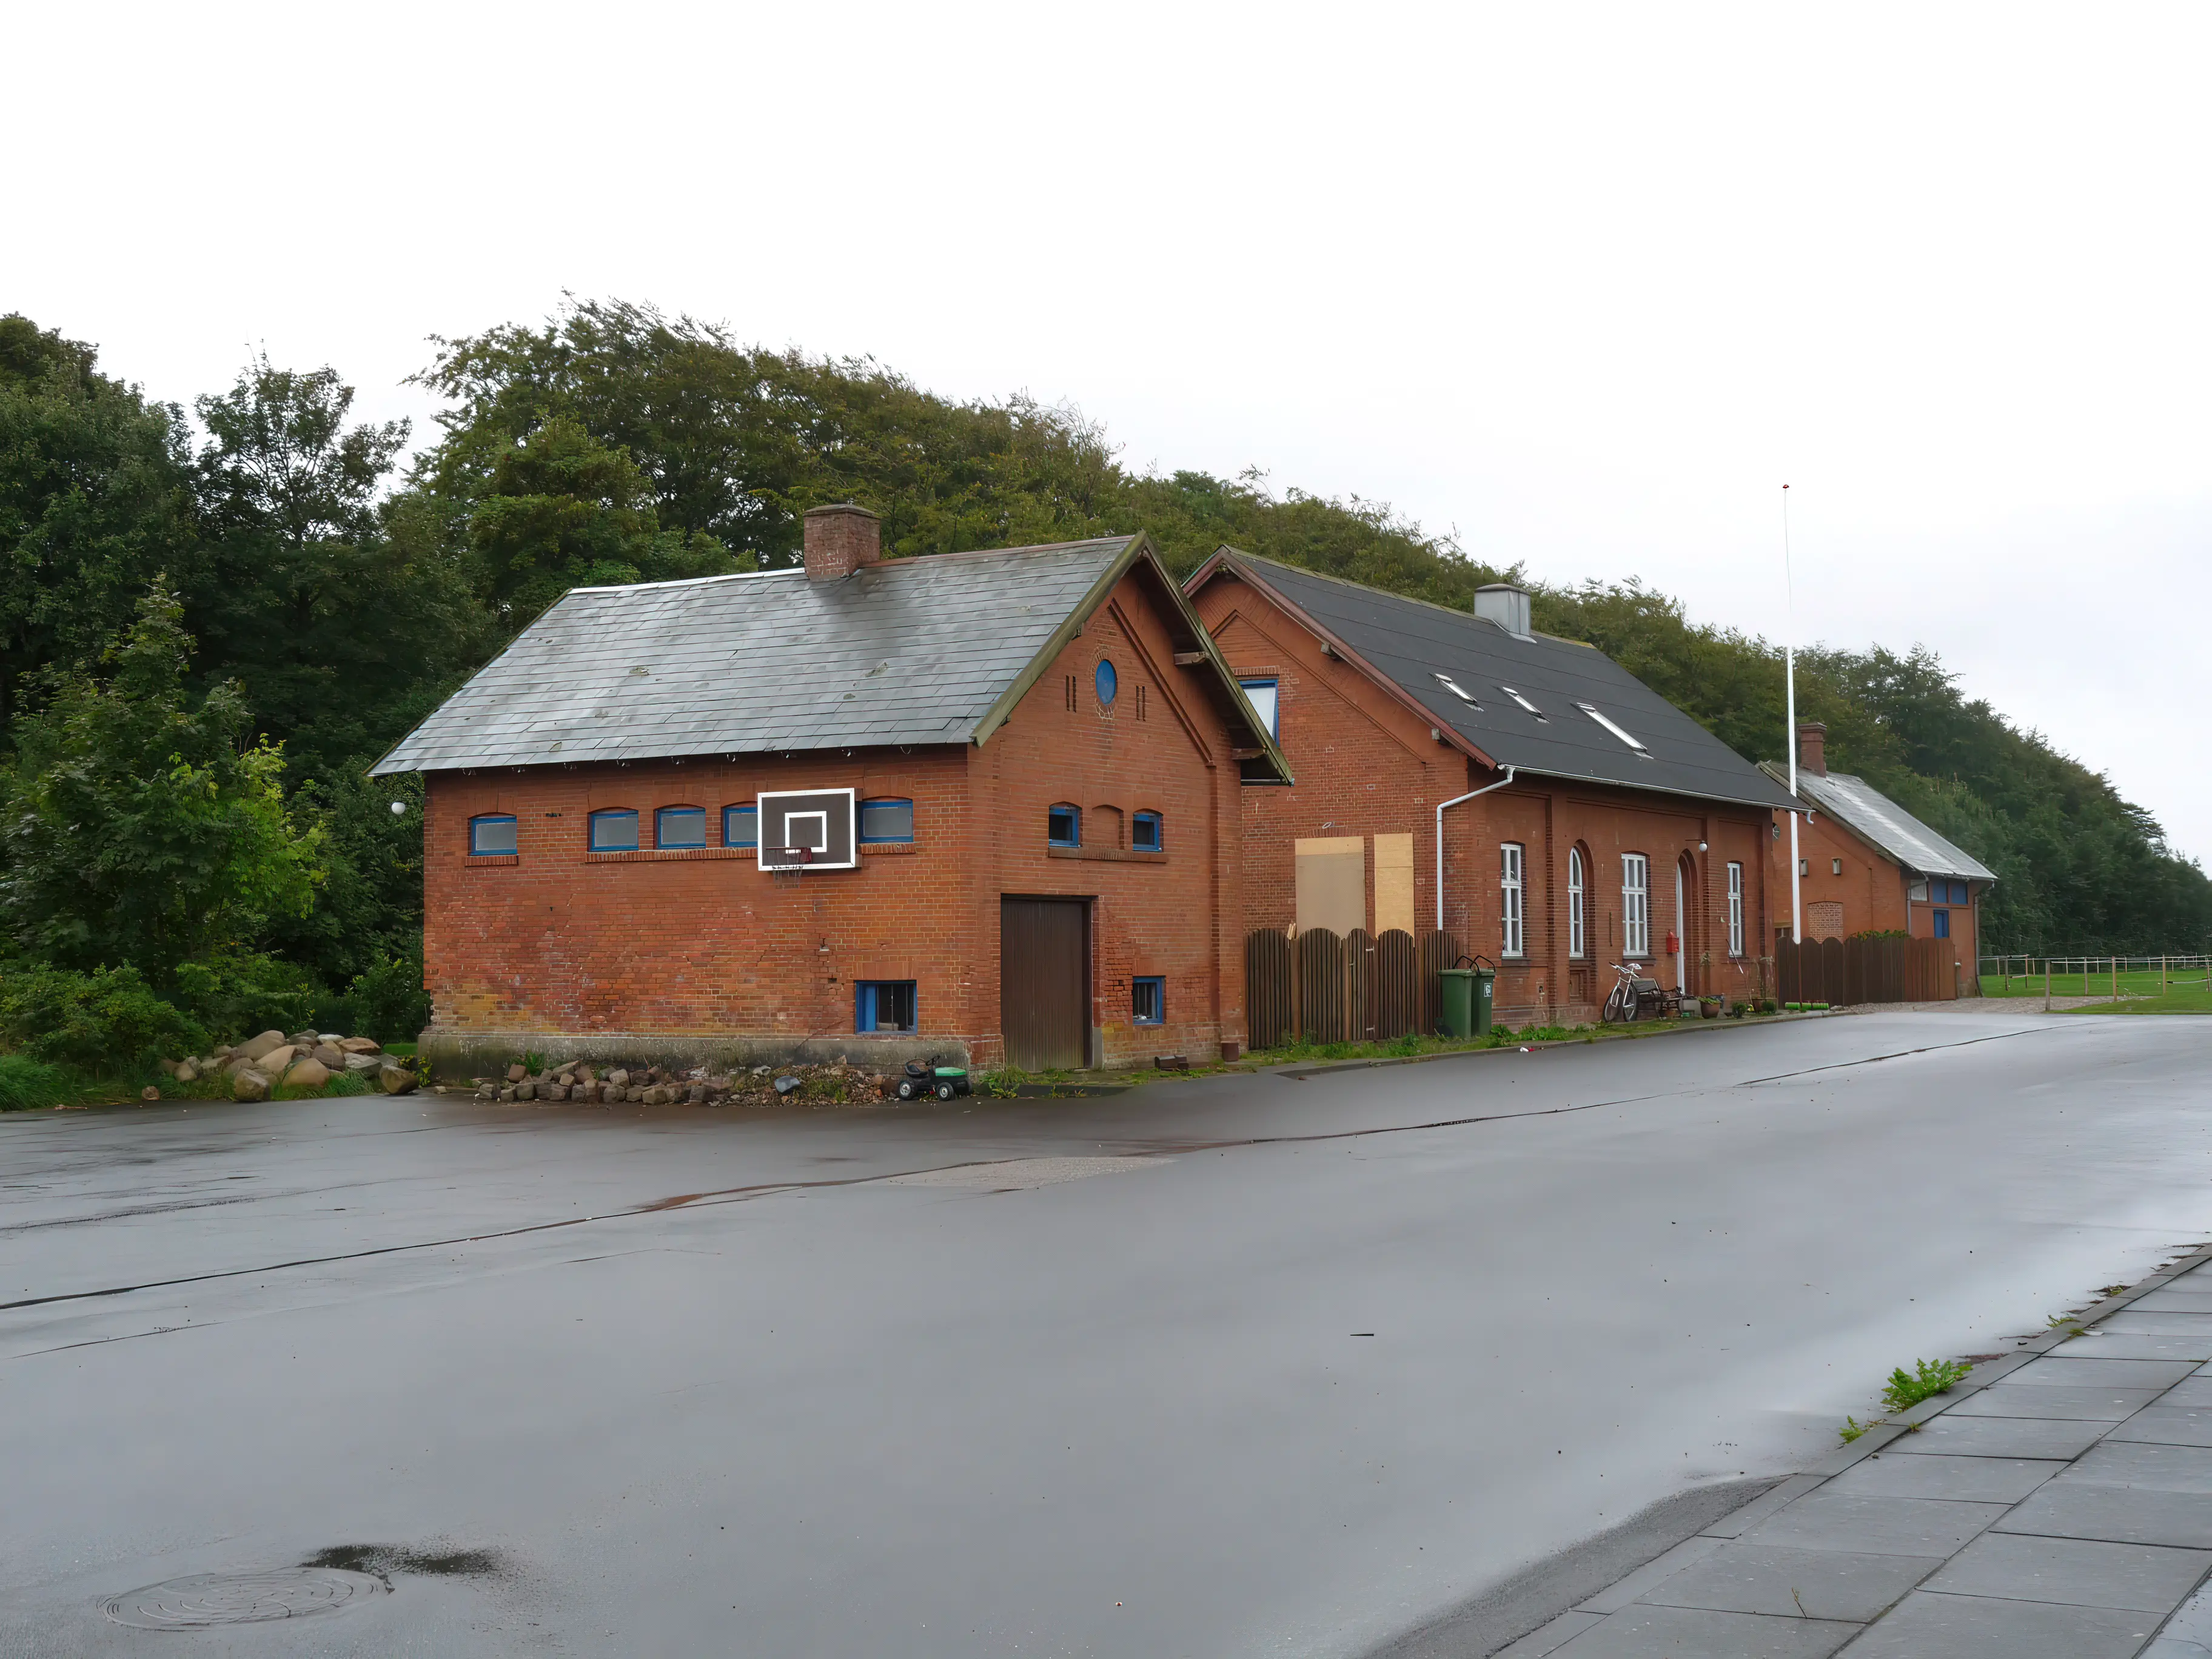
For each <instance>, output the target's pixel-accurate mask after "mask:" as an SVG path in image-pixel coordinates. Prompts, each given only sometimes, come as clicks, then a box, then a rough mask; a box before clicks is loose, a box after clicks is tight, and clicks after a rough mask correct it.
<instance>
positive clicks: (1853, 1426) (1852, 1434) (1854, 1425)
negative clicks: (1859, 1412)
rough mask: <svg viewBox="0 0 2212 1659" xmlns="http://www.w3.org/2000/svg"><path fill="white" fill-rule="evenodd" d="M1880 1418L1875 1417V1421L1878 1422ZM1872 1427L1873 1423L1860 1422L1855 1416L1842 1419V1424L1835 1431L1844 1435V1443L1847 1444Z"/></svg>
mask: <svg viewBox="0 0 2212 1659" xmlns="http://www.w3.org/2000/svg"><path fill="white" fill-rule="evenodd" d="M1880 1421H1881V1419H1880V1418H1876V1419H1875V1422H1876V1423H1878V1422H1880ZM1872 1427H1874V1423H1862V1422H1860V1421H1859V1420H1858V1419H1857V1418H1856V1417H1847V1418H1845V1419H1844V1426H1843V1427H1842V1428H1840V1429H1838V1430H1837V1431H1836V1432H1837V1433H1838V1434H1840V1435H1841V1436H1843V1437H1844V1444H1845V1445H1846V1446H1848V1445H1850V1443H1851V1442H1852V1441H1854V1440H1856V1439H1857V1438H1858V1437H1860V1436H1861V1435H1863V1434H1864V1433H1865V1432H1866V1431H1868V1430H1869V1429H1870V1428H1872Z"/></svg>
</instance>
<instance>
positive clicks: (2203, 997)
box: [1982, 968, 2212, 1013]
mask: <svg viewBox="0 0 2212 1659" xmlns="http://www.w3.org/2000/svg"><path fill="white" fill-rule="evenodd" d="M2166 985H2167V990H2168V993H2169V994H2172V995H2179V996H2182V997H2194V999H2195V1004H2196V1006H2194V1007H2193V1008H2188V1009H2183V1008H2175V1009H2171V1010H2166V1011H2164V1012H2173V1013H2184V1012H2208V1011H2212V991H2208V990H2207V989H2206V987H2205V984H2204V970H2203V969H2202V968H2190V969H2179V970H2177V971H2175V972H2174V973H2172V974H2171V975H2168V977H2167V981H2166ZM1982 994H1983V995H1984V996H1985V997H2012V998H2015V999H2019V1000H2027V999H2034V1000H2040V999H2041V998H2042V995H2043V975H2041V974H2037V975H2034V976H2033V978H2032V979H2027V978H2022V977H2021V975H2018V974H2015V975H2013V976H2012V982H2011V984H2009V985H2007V984H2006V983H2005V980H2004V976H2003V975H2002V974H1988V973H1985V974H1984V975H1982ZM2120 994H2121V995H2122V996H2124V997H2150V998H2154V999H2157V998H2158V997H2159V988H2158V969H2155V968H2153V969H2149V970H2148V971H2145V970H2144V969H2140V968H2137V969H2122V970H2121V973H2120ZM2051 995H2053V996H2055V997H2109V996H2110V995H2112V974H2111V972H2110V970H2107V971H2106V972H2104V973H2101V974H2100V973H2098V972H2097V971H2096V970H2095V969H2091V970H2090V971H2089V972H2088V973H2087V975H2082V974H2053V975H2051Z"/></svg>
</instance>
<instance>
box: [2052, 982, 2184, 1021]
mask: <svg viewBox="0 0 2212 1659" xmlns="http://www.w3.org/2000/svg"><path fill="white" fill-rule="evenodd" d="M2054 994H2056V993H2054ZM2066 1012H2068V1013H2069V1014H2212V991H2208V990H2206V989H2205V988H2204V987H2203V986H2202V985H2191V986H2188V987H2185V988H2183V989H2181V990H2178V991H2169V992H2167V993H2166V995H2164V996H2158V995H2155V994H2154V995H2150V996H2147V997H2143V998H2141V999H2139V1000H2136V1001H2133V1002H2106V1003H2091V1004H2090V1005H2089V1006H2087V1007H2086V1008H2069V1009H2067V1010H2066Z"/></svg>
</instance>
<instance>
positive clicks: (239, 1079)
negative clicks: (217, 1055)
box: [230, 1066, 269, 1100]
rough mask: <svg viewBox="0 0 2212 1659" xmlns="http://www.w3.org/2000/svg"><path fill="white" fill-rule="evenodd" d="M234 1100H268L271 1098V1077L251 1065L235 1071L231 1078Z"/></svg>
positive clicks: (231, 1092)
mask: <svg viewBox="0 0 2212 1659" xmlns="http://www.w3.org/2000/svg"><path fill="white" fill-rule="evenodd" d="M230 1097H231V1098H232V1099H233V1100H266V1099H268V1098H269V1079H267V1078H265V1077H264V1076H262V1075H261V1073H258V1072H257V1071H255V1070H254V1069H253V1068H252V1066H246V1068H245V1069H244V1070H243V1071H240V1072H236V1073H233V1074H232V1076H231V1079H230Z"/></svg>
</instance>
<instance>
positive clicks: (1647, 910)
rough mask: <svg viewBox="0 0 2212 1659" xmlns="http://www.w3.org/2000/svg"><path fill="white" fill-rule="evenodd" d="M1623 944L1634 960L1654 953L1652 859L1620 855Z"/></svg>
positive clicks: (1637, 855)
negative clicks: (1652, 943) (1652, 950)
mask: <svg viewBox="0 0 2212 1659" xmlns="http://www.w3.org/2000/svg"><path fill="white" fill-rule="evenodd" d="M1620 945H1621V950H1622V952H1623V953H1624V954H1625V955H1626V956H1627V957H1629V958H1630V959H1631V960H1635V959H1637V958H1638V957H1648V956H1650V954H1651V860H1650V859H1649V858H1648V857H1646V856H1645V855H1644V854H1642V853H1623V854H1621V855H1620Z"/></svg>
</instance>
